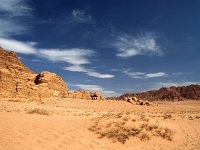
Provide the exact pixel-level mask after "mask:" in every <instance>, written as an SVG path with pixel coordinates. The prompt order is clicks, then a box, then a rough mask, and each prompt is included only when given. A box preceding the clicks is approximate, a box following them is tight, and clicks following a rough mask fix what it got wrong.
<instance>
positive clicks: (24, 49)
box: [0, 38, 37, 54]
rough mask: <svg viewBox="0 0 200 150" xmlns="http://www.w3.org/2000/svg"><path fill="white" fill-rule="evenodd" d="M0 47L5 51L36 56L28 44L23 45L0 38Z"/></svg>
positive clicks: (34, 50) (33, 49)
mask: <svg viewBox="0 0 200 150" xmlns="http://www.w3.org/2000/svg"><path fill="white" fill-rule="evenodd" d="M0 46H1V47H2V48H4V49H6V50H12V51H15V52H17V53H22V54H36V53H37V51H36V49H35V48H34V47H33V45H32V44H30V43H25V42H21V41H17V40H13V39H5V38H0Z"/></svg>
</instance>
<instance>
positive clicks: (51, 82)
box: [0, 48, 68, 100]
mask: <svg viewBox="0 0 200 150" xmlns="http://www.w3.org/2000/svg"><path fill="white" fill-rule="evenodd" d="M0 97H1V98H9V99H14V98H24V99H27V100H40V99H43V98H66V97H68V89H67V86H66V83H65V82H64V81H63V80H62V79H61V78H60V77H59V76H57V75H56V74H54V73H51V72H41V73H39V74H36V73H34V72H32V71H31V70H29V69H28V68H27V67H26V66H25V65H24V64H23V63H22V62H21V61H20V60H19V59H18V57H17V55H16V53H15V52H7V51H5V50H4V49H2V48H0Z"/></svg>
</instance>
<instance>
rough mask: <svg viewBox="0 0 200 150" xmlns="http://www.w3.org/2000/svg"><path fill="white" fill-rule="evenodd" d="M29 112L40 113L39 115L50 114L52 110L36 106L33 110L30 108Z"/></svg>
mask: <svg viewBox="0 0 200 150" xmlns="http://www.w3.org/2000/svg"><path fill="white" fill-rule="evenodd" d="M27 113H28V114H39V115H47V116H49V115H50V112H49V111H48V110H47V109H44V108H34V109H31V110H28V112H27Z"/></svg>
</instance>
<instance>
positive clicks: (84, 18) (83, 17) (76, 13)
mask: <svg viewBox="0 0 200 150" xmlns="http://www.w3.org/2000/svg"><path fill="white" fill-rule="evenodd" d="M72 16H73V17H74V19H76V20H77V21H79V22H84V23H93V20H92V16H91V15H90V14H88V13H86V12H85V11H84V10H80V9H73V10H72Z"/></svg>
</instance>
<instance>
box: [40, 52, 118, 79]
mask: <svg viewBox="0 0 200 150" xmlns="http://www.w3.org/2000/svg"><path fill="white" fill-rule="evenodd" d="M40 54H42V56H43V57H45V58H47V59H49V60H51V61H55V62H57V61H63V62H67V63H69V64H71V66H68V67H63V69H64V70H67V71H73V72H84V73H86V74H87V75H88V76H92V77H96V78H113V77H114V75H110V74H101V73H98V72H96V71H95V70H93V69H87V68H85V67H84V66H82V65H85V64H90V63H91V62H90V60H89V59H88V58H89V57H91V56H93V55H94V52H93V51H92V50H87V49H66V50H58V49H49V50H45V49H42V50H40Z"/></svg>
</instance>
